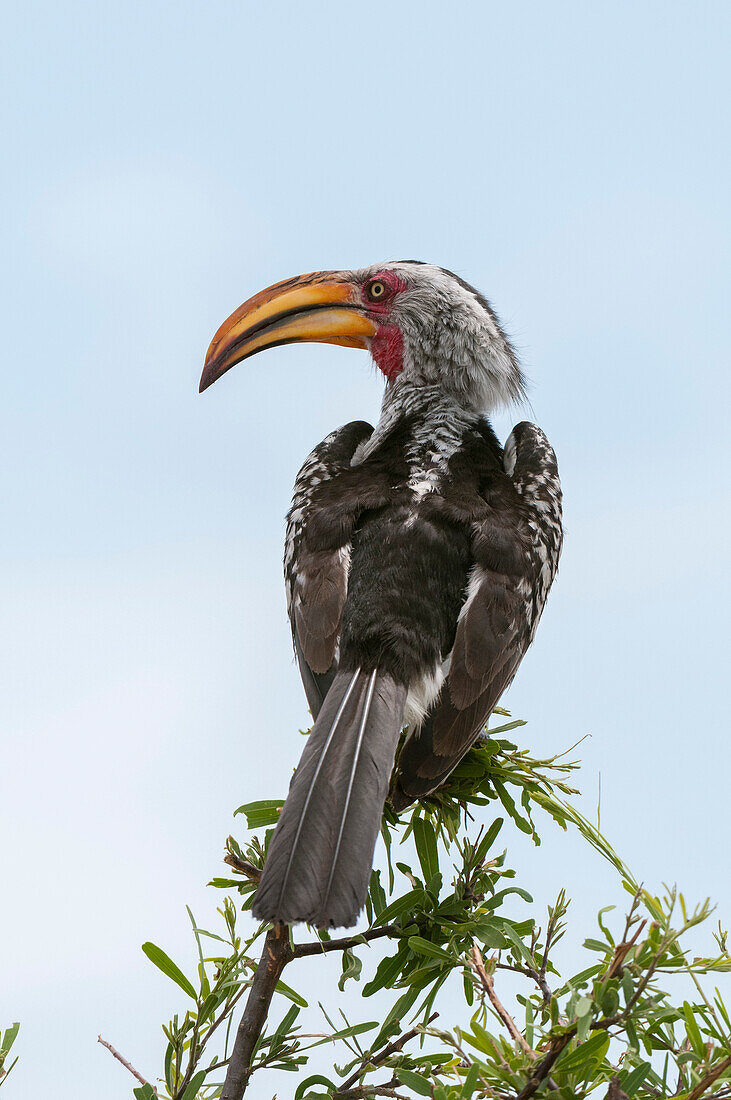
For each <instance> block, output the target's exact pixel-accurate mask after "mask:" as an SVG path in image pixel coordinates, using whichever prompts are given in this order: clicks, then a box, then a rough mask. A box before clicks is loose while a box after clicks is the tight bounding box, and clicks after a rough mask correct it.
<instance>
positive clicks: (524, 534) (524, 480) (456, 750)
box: [391, 423, 562, 809]
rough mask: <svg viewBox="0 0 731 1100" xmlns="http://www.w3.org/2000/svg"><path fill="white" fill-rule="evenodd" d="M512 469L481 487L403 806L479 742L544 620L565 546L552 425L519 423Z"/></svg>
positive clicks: (408, 760) (509, 461) (401, 785)
mask: <svg viewBox="0 0 731 1100" xmlns="http://www.w3.org/2000/svg"><path fill="white" fill-rule="evenodd" d="M504 468H505V474H506V475H507V477H500V478H497V479H492V480H490V481H488V482H487V483H486V485H485V486H484V487H483V489H482V493H481V496H482V501H483V504H484V507H482V508H481V509H480V512H479V514H478V515H477V516H475V517H474V519H473V521H472V525H471V526H472V553H473V562H474V564H473V567H472V571H471V574H470V580H469V586H468V589H467V595H466V599H465V602H464V604H463V606H462V610H461V612H460V615H459V621H458V623H457V630H456V634H455V640H454V646H453V648H452V652H451V654H450V657H449V659H448V672H447V674H446V677H445V680H444V683H443V685H442V688H441V691H440V693H439V696H438V697H437V699H436V700H435V702H434V704H433V706H432V708H431V710H430V711H429V713H428V714H427V717H426V720H425V722H424V724H423V726H422V727H421V729H420V730H419V732H418V733H417V734H415V735H414V736H412V737H411V738H410V739H409V740H408V741H407V742H406V744H405V745H404V747H403V749H402V751H401V754H400V756H399V760H398V764H397V769H396V774H395V776H394V781H393V784H392V790H391V801H392V803H393V805H394V807H395V808H396V809H401V808H403V807H405V806H407V805H408V804H409V803H410V802H412V801H414V799H416V798H420V797H423V796H424V795H427V794H429V793H430V792H431V791H433V790H435V789H436V788H437V787H438V786H439V785H440V784H441V783H442V782H443V781H444V780H445V779H446V777H447V776H448V775H449V773H450V772H451V771H452V769H453V768H455V767H456V766H457V764H458V763H459V761H460V760H461V759H462V757H463V756H464V755H465V753H466V752H467V751H468V750H469V748H470V747H471V746H472V744H473V743H474V741H475V740H476V738H477V737H478V735H479V733H480V731H481V730H482V728H483V727H484V725H485V723H486V722H487V719H488V718H489V717H490V714H491V713H492V711H493V710H494V708H495V706H496V705H497V702H498V700H499V698H500V696H501V695H502V693H503V691H504V690H505V689H506V687H507V686H508V685H509V684H510V682H511V680H512V679H513V676H514V675H515V673H516V670H517V668H518V665H519V664H520V661H521V659H522V657H523V654H524V653H525V651H526V650H527V648H528V646H529V645H530V643H531V641H532V640H533V636H534V634H535V632H536V628H537V626H538V620H539V619H540V616H541V612H542V611H543V607H544V604H545V602H546V597H547V595H548V591H549V589H550V587H551V584H552V583H553V578H554V576H555V575H556V570H557V568H558V560H559V556H560V553H561V544H562V527H561V486H560V482H559V477H558V466H557V463H556V456H555V454H554V452H553V449H552V447H551V445H550V443H549V442H548V439H547V438H546V436H545V435H544V433H543V432H542V431H541V430H540V429H539V428H537V427H535V426H534V425H533V424H528V423H522V424H518V425H517V426H516V427H515V428H514V429H513V432H512V433H511V435H510V437H509V439H508V441H507V443H506V446H505V452H504Z"/></svg>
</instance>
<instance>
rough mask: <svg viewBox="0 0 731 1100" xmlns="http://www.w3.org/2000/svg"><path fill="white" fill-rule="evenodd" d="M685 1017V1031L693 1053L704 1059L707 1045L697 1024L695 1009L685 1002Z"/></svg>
mask: <svg viewBox="0 0 731 1100" xmlns="http://www.w3.org/2000/svg"><path fill="white" fill-rule="evenodd" d="M683 1016H684V1018H685V1030H686V1033H687V1035H688V1040H689V1042H690V1045H691V1046H692V1047H693V1053H694V1054H697V1055H698V1057H699V1058H704V1057H705V1054H706V1045H705V1043H704V1042H703V1039H702V1037H701V1033H700V1028H699V1027H698V1024H697V1023H696V1018H695V1015H694V1014H693V1009H692V1008H691V1006H690V1005H689V1004H688V1002H687V1001H684V1002H683Z"/></svg>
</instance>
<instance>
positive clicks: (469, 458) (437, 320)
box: [200, 260, 562, 927]
mask: <svg viewBox="0 0 731 1100" xmlns="http://www.w3.org/2000/svg"><path fill="white" fill-rule="evenodd" d="M300 341H320V342H324V343H331V344H341V345H344V346H345V347H355V348H365V349H367V350H369V351H370V353H371V355H372V357H373V359H374V360H375V363H376V365H377V366H378V367H379V368H380V370H381V371H382V373H383V374H384V375H385V378H386V389H385V394H384V398H383V405H382V409H381V416H380V419H379V421H378V423H377V425H376V427H375V428H372V427H371V425H370V424H366V423H365V422H363V421H360V420H359V421H354V422H353V423H352V424H346V425H345V427H343V428H339V429H338V430H337V431H334V432H332V433H331V434H330V435H328V436H327V438H326V439H324V440H323V441H322V443H320V445H319V446H317V447H315V449H314V451H313V452H312V454H310V455H309V456H308V458H307V459H306V460H305V462H304V465H303V466H302V469H301V470H300V472H299V474H298V475H297V480H296V482H295V486H294V495H293V500H292V507H291V509H290V512H289V516H288V520H287V533H286V548H285V558H284V569H285V580H286V589H287V602H288V611H289V617H290V621H291V625H292V634H293V638H294V648H295V653H296V658H297V662H298V664H299V669H300V673H301V676H302V681H303V684H304V689H305V692H306V695H307V700H308V703H309V706H310V709H311V711H312V715H313V718H314V719H315V723H314V726H313V728H312V732H311V733H310V735H309V737H308V739H307V744H306V746H305V749H304V752H303V754H302V758H301V760H300V763H299V766H298V768H297V770H296V772H295V774H294V777H293V779H292V782H291V785H290V789H289V794H288V796H287V800H286V802H285V804H284V807H283V808H282V812H281V815H280V817H279V821H278V824H277V827H276V830H275V832H274V835H273V837H272V839H271V842H270V845H269V850H268V854H267V858H266V862H265V866H264V870H263V873H262V877H261V880H260V883H259V886H258V889H257V891H256V895H255V897H254V903H253V913H254V916H255V917H256V918H257V919H260V920H267V921H277V922H283V923H286V924H291V923H295V922H298V921H307V922H308V923H311V924H315V925H318V926H334V927H339V926H350V925H353V924H355V922H356V920H357V918H358V914H359V913H360V911H361V909H362V908H363V905H364V902H365V896H366V891H367V887H368V881H369V876H370V871H371V865H372V860H373V851H374V847H375V842H376V838H377V835H378V831H379V826H380V822H381V814H382V811H383V807H384V803H385V801H386V798H387V796H389V797H390V801H391V804H392V805H393V807H394V808H395V809H396V810H400V809H403V808H404V807H406V806H408V805H409V804H410V803H411V802H413V801H414V800H415V799H418V798H423V797H424V796H425V795H428V794H429V793H430V792H431V791H434V790H435V788H437V787H438V786H439V785H440V784H441V783H442V782H443V781H444V780H445V779H446V777H447V776H448V775H449V773H450V772H451V771H452V769H453V768H454V767H456V765H457V764H458V763H459V761H460V760H461V759H462V757H463V756H464V755H465V753H466V752H467V751H468V750H469V748H470V746H471V745H472V744H473V743H474V741H475V740H476V738H477V737H478V735H479V734H480V731H481V730H482V729H483V727H484V725H485V723H486V721H487V719H488V717H489V716H490V714H491V713H492V711H493V709H494V707H495V705H496V704H497V702H498V699H499V698H500V696H501V694H502V692H503V691H504V690H505V688H506V687H507V686H508V684H509V683H510V682H511V680H512V679H513V676H514V675H515V672H516V669H517V668H518V665H519V664H520V660H521V658H522V656H523V654H524V653H525V651H526V649H527V648H528V646H529V644H530V642H531V640H532V639H533V635H534V634H535V630H536V627H537V625H538V620H539V618H540V615H541V612H542V610H543V605H544V603H545V600H546V596H547V594H548V590H549V588H550V587H551V583H552V581H553V578H554V575H555V573H556V568H557V565H558V559H559V554H560V551H561V541H562V530H561V489H560V483H559V478H558V469H557V465H556V457H555V455H554V452H553V449H552V448H551V445H550V444H549V442H548V440H547V438H546V436H545V435H544V433H543V432H542V431H541V430H540V428H537V427H535V425H533V424H528V423H521V424H518V425H517V427H515V428H514V429H513V431H512V433H511V435H510V437H509V438H508V440H507V443H506V445H505V447H504V448H503V447H501V445H500V443H499V441H498V439H497V437H496V435H495V433H494V431H493V429H492V427H491V425H490V422H489V420H488V419H487V418H486V414H487V413H489V412H490V411H491V410H493V409H495V408H496V407H498V406H500V405H505V404H509V403H511V402H514V401H518V400H520V399H521V398H522V397H523V396H524V393H525V388H524V378H523V374H522V372H521V368H520V365H519V363H518V360H517V358H516V355H515V353H514V351H513V348H512V347H511V345H510V342H509V340H508V339H507V337H506V335H505V333H504V332H503V330H502V328H501V326H500V323H499V321H498V319H497V317H496V316H495V314H494V312H493V310H492V308H491V306H490V304H489V303H488V302H487V301H486V299H485V298H484V297H483V296H482V295H481V294H480V293H478V291H476V290H475V289H474V288H473V287H472V286H470V285H469V284H468V283H466V282H464V281H463V280H462V279H461V278H460V277H459V276H457V275H454V274H453V273H452V272H450V271H447V270H445V269H443V268H440V267H434V266H432V265H430V264H422V263H418V262H416V261H413V260H409V261H400V262H398V263H383V264H378V265H376V266H374V267H369V268H365V269H362V270H359V271H317V272H313V273H311V274H309V275H301V276H299V277H297V278H293V279H287V280H285V281H284V282H281V283H277V284H276V285H275V286H272V287H269V288H268V289H266V290H263V291H261V293H259V294H256V295H255V296H254V297H253V298H250V299H249V300H248V301H247V302H245V303H244V304H243V305H242V306H241V307H240V308H239V309H237V310H236V312H235V313H233V314H232V315H231V316H230V317H229V318H228V320H227V321H225V322H224V323H223V325H222V326H221V327H220V329H219V330H218V332H217V333H216V335H215V337H214V338H213V341H212V343H211V346H210V348H209V349H208V354H207V357H206V363H205V368H204V370H203V375H202V377H201V382H200V389H201V391H203V390H205V389H206V388H207V387H208V386H210V385H211V383H213V382H215V381H216V379H218V378H220V377H221V375H222V374H224V372H225V371H227V370H229V368H230V367H232V366H234V364H236V363H239V362H240V361H241V360H242V359H246V358H248V356H250V355H254V354H255V353H256V352H259V351H263V350H264V349H265V348H271V347H276V346H277V345H279V344H289V343H297V342H300ZM404 727H406V729H407V738H406V740H405V742H404V744H403V748H402V749H401V752H400V754H399V757H398V760H397V761H396V766H395V769H394V756H395V753H396V749H397V746H398V744H399V739H400V735H401V733H402V730H403V729H404ZM392 773H393V774H392ZM389 788H390V794H389Z"/></svg>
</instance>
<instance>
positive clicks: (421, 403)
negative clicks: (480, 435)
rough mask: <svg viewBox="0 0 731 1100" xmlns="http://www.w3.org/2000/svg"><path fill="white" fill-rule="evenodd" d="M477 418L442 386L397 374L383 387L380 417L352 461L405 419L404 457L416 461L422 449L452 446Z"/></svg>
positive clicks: (455, 444) (457, 444) (361, 459)
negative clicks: (419, 381)
mask: <svg viewBox="0 0 731 1100" xmlns="http://www.w3.org/2000/svg"><path fill="white" fill-rule="evenodd" d="M480 419H481V417H480V414H479V413H478V412H475V411H474V410H472V409H466V408H465V407H464V405H463V404H461V403H460V401H459V400H458V399H457V398H456V397H455V396H454V395H452V394H450V393H448V392H445V390H444V389H443V387H441V386H438V385H431V386H430V385H425V384H424V383H423V382H421V383H418V382H412V381H411V380H410V379H408V378H404V377H403V376H401V377H400V378H398V379H397V380H396V381H395V382H391V383H389V385H388V386H387V387H386V391H385V393H384V395H383V404H382V405H381V416H380V419H379V421H378V423H377V424H376V428H375V431H374V432H373V435H372V436H371V437H370V439H368V440H367V441H366V442H365V444H364V445H363V447H362V448H359V449H358V451H357V452H356V455H355V456H354V464H357V463H359V462H362V461H363V459H364V458H366V457H367V456H368V455H369V454H372V453H373V451H375V450H376V449H377V448H378V447H379V446H380V445H381V444H382V443H385V441H386V440H387V439H388V438H389V436H391V434H392V433H393V432H394V431H397V430H399V428H400V427H401V426H402V425H403V423H404V422H405V421H408V423H409V425H410V431H409V444H408V447H407V450H408V452H409V453H408V457H409V458H410V459H411V461H413V462H416V463H420V461H421V458H422V452H423V454H424V455H426V454H429V453H433V452H434V450H435V447H437V448H438V449H439V450H445V451H447V452H448V451H453V450H456V449H457V447H458V446H459V445H460V443H461V441H462V438H463V437H464V434H465V432H466V431H468V430H469V429H470V428H472V427H473V426H474V425H475V424H476V423H477V422H478V421H479V420H480Z"/></svg>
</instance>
